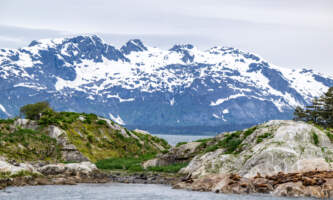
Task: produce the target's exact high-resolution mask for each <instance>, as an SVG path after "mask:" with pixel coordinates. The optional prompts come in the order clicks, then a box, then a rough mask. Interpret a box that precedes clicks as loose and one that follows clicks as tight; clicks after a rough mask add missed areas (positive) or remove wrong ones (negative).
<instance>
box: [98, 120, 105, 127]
mask: <svg viewBox="0 0 333 200" xmlns="http://www.w3.org/2000/svg"><path fill="white" fill-rule="evenodd" d="M96 123H97V124H99V125H104V126H106V125H107V123H106V121H105V120H103V119H99V120H97V122H96Z"/></svg>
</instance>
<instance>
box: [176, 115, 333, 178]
mask: <svg viewBox="0 0 333 200" xmlns="http://www.w3.org/2000/svg"><path fill="white" fill-rule="evenodd" d="M225 135H228V134H225ZM217 137H220V138H221V140H222V139H223V138H224V135H219V136H217ZM238 149H239V151H238V152H237V153H229V154H226V153H225V150H224V149H223V148H220V149H217V150H215V151H213V152H208V153H205V154H203V155H197V156H196V157H194V158H193V159H192V161H191V162H190V163H189V165H188V166H187V167H186V168H183V169H182V170H181V173H187V174H191V175H192V177H200V176H203V175H207V174H217V173H220V174H225V173H237V174H239V175H241V176H244V177H247V178H250V177H254V176H255V175H256V174H257V173H258V172H259V173H261V174H262V175H273V174H277V173H278V172H284V173H291V172H300V171H309V170H316V169H318V170H332V169H333V168H332V166H333V165H332V163H331V161H333V144H332V142H331V140H330V138H329V137H328V136H327V133H325V132H324V131H322V130H320V129H318V128H316V127H315V126H313V125H311V124H307V123H304V122H296V121H282V120H273V121H269V122H267V123H264V124H261V125H259V126H257V128H256V130H255V131H254V132H253V133H251V134H250V135H248V136H247V137H246V138H245V139H244V140H243V141H242V142H241V143H240V144H239V147H238Z"/></svg>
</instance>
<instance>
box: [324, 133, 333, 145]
mask: <svg viewBox="0 0 333 200" xmlns="http://www.w3.org/2000/svg"><path fill="white" fill-rule="evenodd" d="M325 133H326V135H327V137H328V138H329V139H330V141H331V143H332V142H333V134H332V133H330V132H329V131H325Z"/></svg>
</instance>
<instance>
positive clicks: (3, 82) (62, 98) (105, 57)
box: [0, 35, 333, 133]
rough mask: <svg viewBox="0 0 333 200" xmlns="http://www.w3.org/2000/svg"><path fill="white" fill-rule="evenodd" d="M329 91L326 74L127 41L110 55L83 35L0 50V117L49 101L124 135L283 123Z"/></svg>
mask: <svg viewBox="0 0 333 200" xmlns="http://www.w3.org/2000/svg"><path fill="white" fill-rule="evenodd" d="M330 86H333V77H332V76H329V75H324V74H322V73H318V72H315V71H313V70H308V69H287V68H281V67H278V66H276V65H273V64H270V63H269V62H268V61H266V60H264V59H263V58H261V57H260V56H258V55H256V54H252V53H249V52H245V51H241V50H239V49H235V48H232V47H213V48H210V49H208V50H206V51H200V50H199V49H197V48H196V47H195V46H193V45H191V44H184V45H181V44H178V45H174V46H173V47H171V48H170V49H169V50H162V49H159V48H156V47H150V46H146V45H144V43H143V42H142V41H141V40H138V39H133V40H130V41H128V42H127V43H126V44H124V45H123V46H122V47H120V48H116V47H114V46H112V45H110V44H108V43H106V42H104V41H103V40H102V39H101V38H99V37H98V36H96V35H92V36H75V37H69V38H58V39H43V40H34V41H32V42H31V43H30V45H29V46H28V47H23V48H20V49H0V88H1V90H2V91H4V92H3V93H2V94H1V95H0V97H1V100H0V117H3V118H5V117H9V116H14V115H17V114H18V109H19V107H20V106H22V105H25V104H28V103H34V102H36V101H40V100H48V101H50V103H51V105H52V106H53V107H54V108H55V109H56V110H66V111H77V112H92V113H97V114H99V115H101V116H104V117H108V118H111V119H113V120H115V121H117V122H118V123H121V124H125V125H126V126H129V127H131V128H135V127H139V128H141V129H147V130H150V131H152V130H153V132H163V133H181V132H182V133H198V132H197V130H200V133H205V132H210V133H217V132H221V131H226V130H233V129H239V128H245V127H246V126H250V125H253V124H257V123H261V122H264V121H267V120H271V119H290V118H291V117H292V112H293V109H294V108H295V107H296V106H304V105H307V104H309V103H310V101H311V100H312V99H313V98H314V97H316V96H320V95H321V94H322V93H324V92H325V91H326V90H327V89H328V87H330ZM154 127H155V128H154ZM180 129H181V130H180ZM170 130H173V131H170Z"/></svg>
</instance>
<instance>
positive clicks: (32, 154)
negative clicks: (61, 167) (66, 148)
mask: <svg viewBox="0 0 333 200" xmlns="http://www.w3.org/2000/svg"><path fill="white" fill-rule="evenodd" d="M12 124H13V121H12V120H7V121H5V120H1V121H0V156H4V157H7V158H9V159H14V160H16V161H34V160H45V161H50V162H56V161H59V160H60V158H61V154H60V148H61V147H60V145H58V144H57V142H56V140H55V139H53V138H51V137H49V136H48V135H46V133H45V132H42V131H33V130H30V129H17V130H13V129H12V128H11V125H12Z"/></svg>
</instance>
